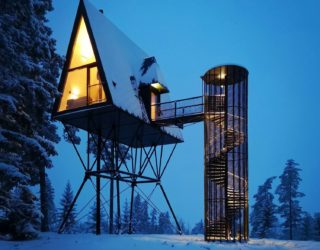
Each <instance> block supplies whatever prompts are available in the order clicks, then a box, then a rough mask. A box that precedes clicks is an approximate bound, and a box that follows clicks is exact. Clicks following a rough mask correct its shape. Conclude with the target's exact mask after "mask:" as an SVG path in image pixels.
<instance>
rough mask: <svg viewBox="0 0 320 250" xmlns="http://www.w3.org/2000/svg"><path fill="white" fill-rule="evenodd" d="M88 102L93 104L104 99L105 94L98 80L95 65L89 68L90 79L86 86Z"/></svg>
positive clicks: (98, 76)
mask: <svg viewBox="0 0 320 250" xmlns="http://www.w3.org/2000/svg"><path fill="white" fill-rule="evenodd" d="M88 92H89V104H94V103H98V102H102V101H105V100H106V95H105V93H104V91H103V87H102V84H101V80H100V75H99V72H98V68H97V67H92V68H90V80H89V86H88Z"/></svg>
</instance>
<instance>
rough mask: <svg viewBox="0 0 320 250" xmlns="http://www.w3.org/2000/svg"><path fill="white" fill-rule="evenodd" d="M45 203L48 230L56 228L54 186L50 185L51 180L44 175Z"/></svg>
mask: <svg viewBox="0 0 320 250" xmlns="http://www.w3.org/2000/svg"><path fill="white" fill-rule="evenodd" d="M46 205H47V207H48V225H49V230H50V231H56V230H57V226H58V224H57V209H56V205H55V203H54V188H53V187H52V184H51V181H50V179H49V177H48V176H46Z"/></svg>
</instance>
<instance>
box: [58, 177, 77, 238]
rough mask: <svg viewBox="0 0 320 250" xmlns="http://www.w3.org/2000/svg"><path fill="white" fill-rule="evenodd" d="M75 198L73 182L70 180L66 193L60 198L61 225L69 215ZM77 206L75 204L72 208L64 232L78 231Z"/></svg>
mask: <svg viewBox="0 0 320 250" xmlns="http://www.w3.org/2000/svg"><path fill="white" fill-rule="evenodd" d="M72 200H73V191H72V188H71V184H70V182H69V181H68V182H67V185H66V187H65V189H64V193H63V195H62V198H61V200H60V206H61V207H60V209H59V225H60V224H61V223H62V221H63V219H64V218H65V216H66V215H67V212H68V210H69V208H70V205H71V203H72ZM75 228H76V208H75V206H74V207H73V208H72V210H71V212H70V213H69V216H68V218H67V220H66V223H65V226H64V232H66V233H73V232H75V231H76V229H75Z"/></svg>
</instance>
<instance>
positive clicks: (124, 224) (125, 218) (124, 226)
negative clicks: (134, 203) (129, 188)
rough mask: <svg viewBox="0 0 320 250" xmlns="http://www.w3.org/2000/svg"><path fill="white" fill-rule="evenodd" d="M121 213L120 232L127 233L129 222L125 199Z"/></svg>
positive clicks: (128, 208) (128, 210)
mask: <svg viewBox="0 0 320 250" xmlns="http://www.w3.org/2000/svg"><path fill="white" fill-rule="evenodd" d="M122 211H123V212H122V218H121V224H122V231H123V232H125V233H127V232H128V230H129V222H130V207H129V203H128V200H127V199H126V200H125V202H124V205H123V210H122Z"/></svg>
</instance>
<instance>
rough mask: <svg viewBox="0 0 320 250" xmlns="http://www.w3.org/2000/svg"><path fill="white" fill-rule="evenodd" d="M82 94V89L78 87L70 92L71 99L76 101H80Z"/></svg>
mask: <svg viewBox="0 0 320 250" xmlns="http://www.w3.org/2000/svg"><path fill="white" fill-rule="evenodd" d="M79 94H80V89H79V88H77V87H73V88H72V90H71V91H70V99H72V100H75V99H78V97H79Z"/></svg>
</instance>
